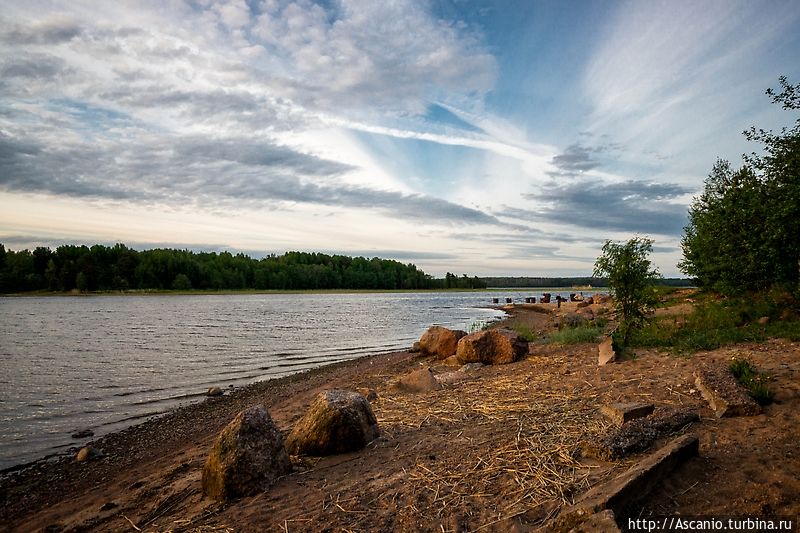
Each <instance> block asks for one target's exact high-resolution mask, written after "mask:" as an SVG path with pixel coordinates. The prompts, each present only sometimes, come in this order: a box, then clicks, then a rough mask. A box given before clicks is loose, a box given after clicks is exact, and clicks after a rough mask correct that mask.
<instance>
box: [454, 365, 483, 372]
mask: <svg viewBox="0 0 800 533" xmlns="http://www.w3.org/2000/svg"><path fill="white" fill-rule="evenodd" d="M485 366H486V365H484V364H483V363H467V364H466V365H464V366H462V367H461V368H459V372H464V373H467V374H468V373H470V372H477V371H478V370H480V369H481V368H483V367H485Z"/></svg>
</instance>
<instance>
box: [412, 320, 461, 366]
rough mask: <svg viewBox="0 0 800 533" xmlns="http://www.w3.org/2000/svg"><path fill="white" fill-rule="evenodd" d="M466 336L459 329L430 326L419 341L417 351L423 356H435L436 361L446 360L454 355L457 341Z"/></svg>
mask: <svg viewBox="0 0 800 533" xmlns="http://www.w3.org/2000/svg"><path fill="white" fill-rule="evenodd" d="M466 334H467V332H466V331H461V330H459V329H447V328H445V327H442V326H431V327H429V328H428V331H426V332H425V333H423V334H422V337H420V339H419V350H420V352H421V353H422V354H423V355H435V356H436V358H437V359H447V358H448V357H450V356H451V355H453V354H455V353H456V346H457V345H458V341H459V339H461V337H464V336H465V335H466Z"/></svg>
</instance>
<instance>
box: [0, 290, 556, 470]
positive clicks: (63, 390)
mask: <svg viewBox="0 0 800 533" xmlns="http://www.w3.org/2000/svg"><path fill="white" fill-rule="evenodd" d="M554 294H555V293H554ZM539 295H540V293H537V292H531V291H526V292H519V291H516V290H514V291H512V290H509V291H505V292H486V291H479V292H428V293H348V294H306V293H299V294H232V295H231V294H226V295H185V296H184V295H138V296H128V295H126V296H110V295H109V296H105V295H104V296H81V297H51V296H46V297H19V298H0V364H2V368H0V370H1V372H0V435H2V436H3V438H2V441H1V442H0V469H4V468H8V467H11V466H14V465H17V464H20V463H24V462H27V461H31V460H34V459H37V458H39V457H42V456H45V455H50V454H55V453H58V452H60V451H65V450H67V449H69V448H70V447H72V446H76V445H80V444H82V443H83V442H85V441H86V440H87V439H82V440H80V439H78V440H76V439H72V438H71V434H73V433H75V432H76V431H78V430H83V429H90V430H92V431H93V432H94V434H95V436H96V437H97V436H101V435H104V434H106V433H109V432H111V431H114V430H117V429H121V428H123V427H126V426H129V425H132V424H135V423H136V422H138V421H141V420H142V419H144V418H147V417H150V416H154V415H158V414H161V413H164V412H166V411H168V410H169V409H172V408H174V407H176V406H178V405H180V404H181V403H186V402H191V401H199V400H201V399H202V398H203V397H204V393H205V391H206V390H207V389H208V388H209V387H211V386H220V387H223V388H224V387H228V386H230V385H232V386H234V387H236V386H240V385H244V384H247V383H252V382H254V381H258V380H265V379H270V378H276V377H281V376H285V375H289V374H293V373H296V372H300V371H303V370H307V369H309V368H313V367H316V366H320V365H324V364H329V363H334V362H337V361H343V360H346V359H352V358H355V357H360V356H364V355H367V354H373V353H380V352H389V351H393V350H398V349H404V348H407V347H408V346H410V345H411V344H412V343H413V342H414V341H415V340H417V339H418V338H419V336H420V335H421V334H422V333H423V332H424V331H425V329H426V328H427V327H428V326H430V325H432V324H440V325H444V326H447V327H452V328H457V329H469V328H470V326H471V325H472V324H474V323H476V322H480V321H491V320H494V319H497V318H499V317H500V316H502V313H501V312H499V311H496V310H493V309H489V308H488V305H489V304H490V303H491V299H492V298H493V297H501V298H506V297H512V298H514V299H515V301H521V299H522V298H523V297H524V296H539ZM501 301H504V300H501Z"/></svg>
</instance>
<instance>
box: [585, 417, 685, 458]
mask: <svg viewBox="0 0 800 533" xmlns="http://www.w3.org/2000/svg"><path fill="white" fill-rule="evenodd" d="M698 420H700V417H699V416H697V413H695V412H694V411H691V410H689V409H682V408H675V407H660V408H658V409H656V410H655V412H653V414H652V415H650V416H647V417H644V418H637V419H635V420H631V421H630V422H626V423H624V424H623V425H622V427H620V428H616V429H613V430H611V431H610V432H609V433H607V434H606V435H604V436H603V437H601V438H600V439H598V440H597V441H595V442H585V443H583V446H582V450H583V454H584V455H585V456H587V457H593V458H595V459H600V460H601V461H615V460H617V459H620V458H622V457H627V456H628V455H631V454H634V453H640V452H643V451H645V450H647V449H648V448H650V446H652V445H653V443H654V442H655V441H656V440H658V439H661V438H664V437H667V436H669V435H672V434H674V433H677V432H679V431H681V430H682V429H683V428H685V427H687V426H689V424H691V423H693V422H697V421H698Z"/></svg>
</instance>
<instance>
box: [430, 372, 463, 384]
mask: <svg viewBox="0 0 800 533" xmlns="http://www.w3.org/2000/svg"><path fill="white" fill-rule="evenodd" d="M468 377H469V376H467V374H465V373H464V372H461V371H460V370H457V371H455V372H445V373H444V374H439V375H438V376H435V377H434V379H436V381H438V382H439V383H440V384H442V385H452V384H453V383H458V382H459V381H464V380H465V379H467V378H468Z"/></svg>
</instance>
